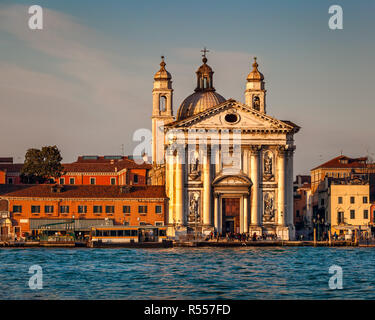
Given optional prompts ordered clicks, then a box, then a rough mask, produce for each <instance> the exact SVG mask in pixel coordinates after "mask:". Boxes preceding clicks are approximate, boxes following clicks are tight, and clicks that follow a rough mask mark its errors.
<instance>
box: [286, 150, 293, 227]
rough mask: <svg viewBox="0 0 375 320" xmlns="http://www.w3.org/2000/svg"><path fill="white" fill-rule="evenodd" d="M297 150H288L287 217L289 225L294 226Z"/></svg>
mask: <svg viewBox="0 0 375 320" xmlns="http://www.w3.org/2000/svg"><path fill="white" fill-rule="evenodd" d="M294 149H295V148H291V149H290V150H288V154H287V155H288V158H287V162H288V166H287V172H286V175H287V186H286V193H287V202H288V205H287V208H288V209H287V216H288V225H291V226H293V225H294V221H293V204H294V203H293V153H294Z"/></svg>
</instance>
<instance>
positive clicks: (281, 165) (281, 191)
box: [277, 146, 286, 227]
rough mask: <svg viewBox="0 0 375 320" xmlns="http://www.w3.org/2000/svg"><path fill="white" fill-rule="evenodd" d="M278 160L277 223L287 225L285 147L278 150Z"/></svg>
mask: <svg viewBox="0 0 375 320" xmlns="http://www.w3.org/2000/svg"><path fill="white" fill-rule="evenodd" d="M278 151H279V152H278V160H277V169H278V170H277V171H278V174H277V200H278V201H277V203H278V206H277V214H278V215H277V224H278V225H279V226H283V227H284V226H285V225H286V219H285V216H286V203H285V185H286V183H285V182H286V181H285V177H286V175H285V169H286V168H285V147H284V146H281V147H279V150H278Z"/></svg>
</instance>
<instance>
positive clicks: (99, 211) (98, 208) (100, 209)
mask: <svg viewBox="0 0 375 320" xmlns="http://www.w3.org/2000/svg"><path fill="white" fill-rule="evenodd" d="M94 213H97V214H98V213H102V206H94Z"/></svg>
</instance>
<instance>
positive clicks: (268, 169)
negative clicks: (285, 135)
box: [264, 153, 272, 175]
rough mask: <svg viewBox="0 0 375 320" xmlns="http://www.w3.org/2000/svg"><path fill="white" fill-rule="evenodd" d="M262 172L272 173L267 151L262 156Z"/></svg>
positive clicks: (270, 159) (270, 160)
mask: <svg viewBox="0 0 375 320" xmlns="http://www.w3.org/2000/svg"><path fill="white" fill-rule="evenodd" d="M264 174H265V175H272V157H271V156H270V155H269V154H268V153H267V154H265V156H264Z"/></svg>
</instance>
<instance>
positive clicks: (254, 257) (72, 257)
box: [0, 247, 375, 299]
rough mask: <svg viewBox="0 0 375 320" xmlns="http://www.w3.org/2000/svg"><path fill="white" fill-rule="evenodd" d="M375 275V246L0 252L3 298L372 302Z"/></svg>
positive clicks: (374, 292) (0, 285) (0, 283)
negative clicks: (36, 279) (37, 277)
mask: <svg viewBox="0 0 375 320" xmlns="http://www.w3.org/2000/svg"><path fill="white" fill-rule="evenodd" d="M32 265H39V266H41V267H42V271H43V289H40V290H31V289H30V288H29V279H30V277H31V276H32V274H29V273H28V271H29V268H30V267H31V266H32ZM332 265H338V266H340V267H341V268H342V272H343V274H342V275H343V289H342V290H331V289H330V288H329V285H328V282H329V279H330V277H332V274H330V273H329V268H330V266H332ZM374 275H375V248H324V247H322V248H320V247H318V248H313V247H295V248H290V247H288V248H282V247H272V248H254V247H253V248H250V247H248V248H225V249H222V248H171V249H88V248H87V249H86V248H82V249H51V248H46V249H44V248H35V249H0V299H338V298H343V299H375V276H374Z"/></svg>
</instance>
